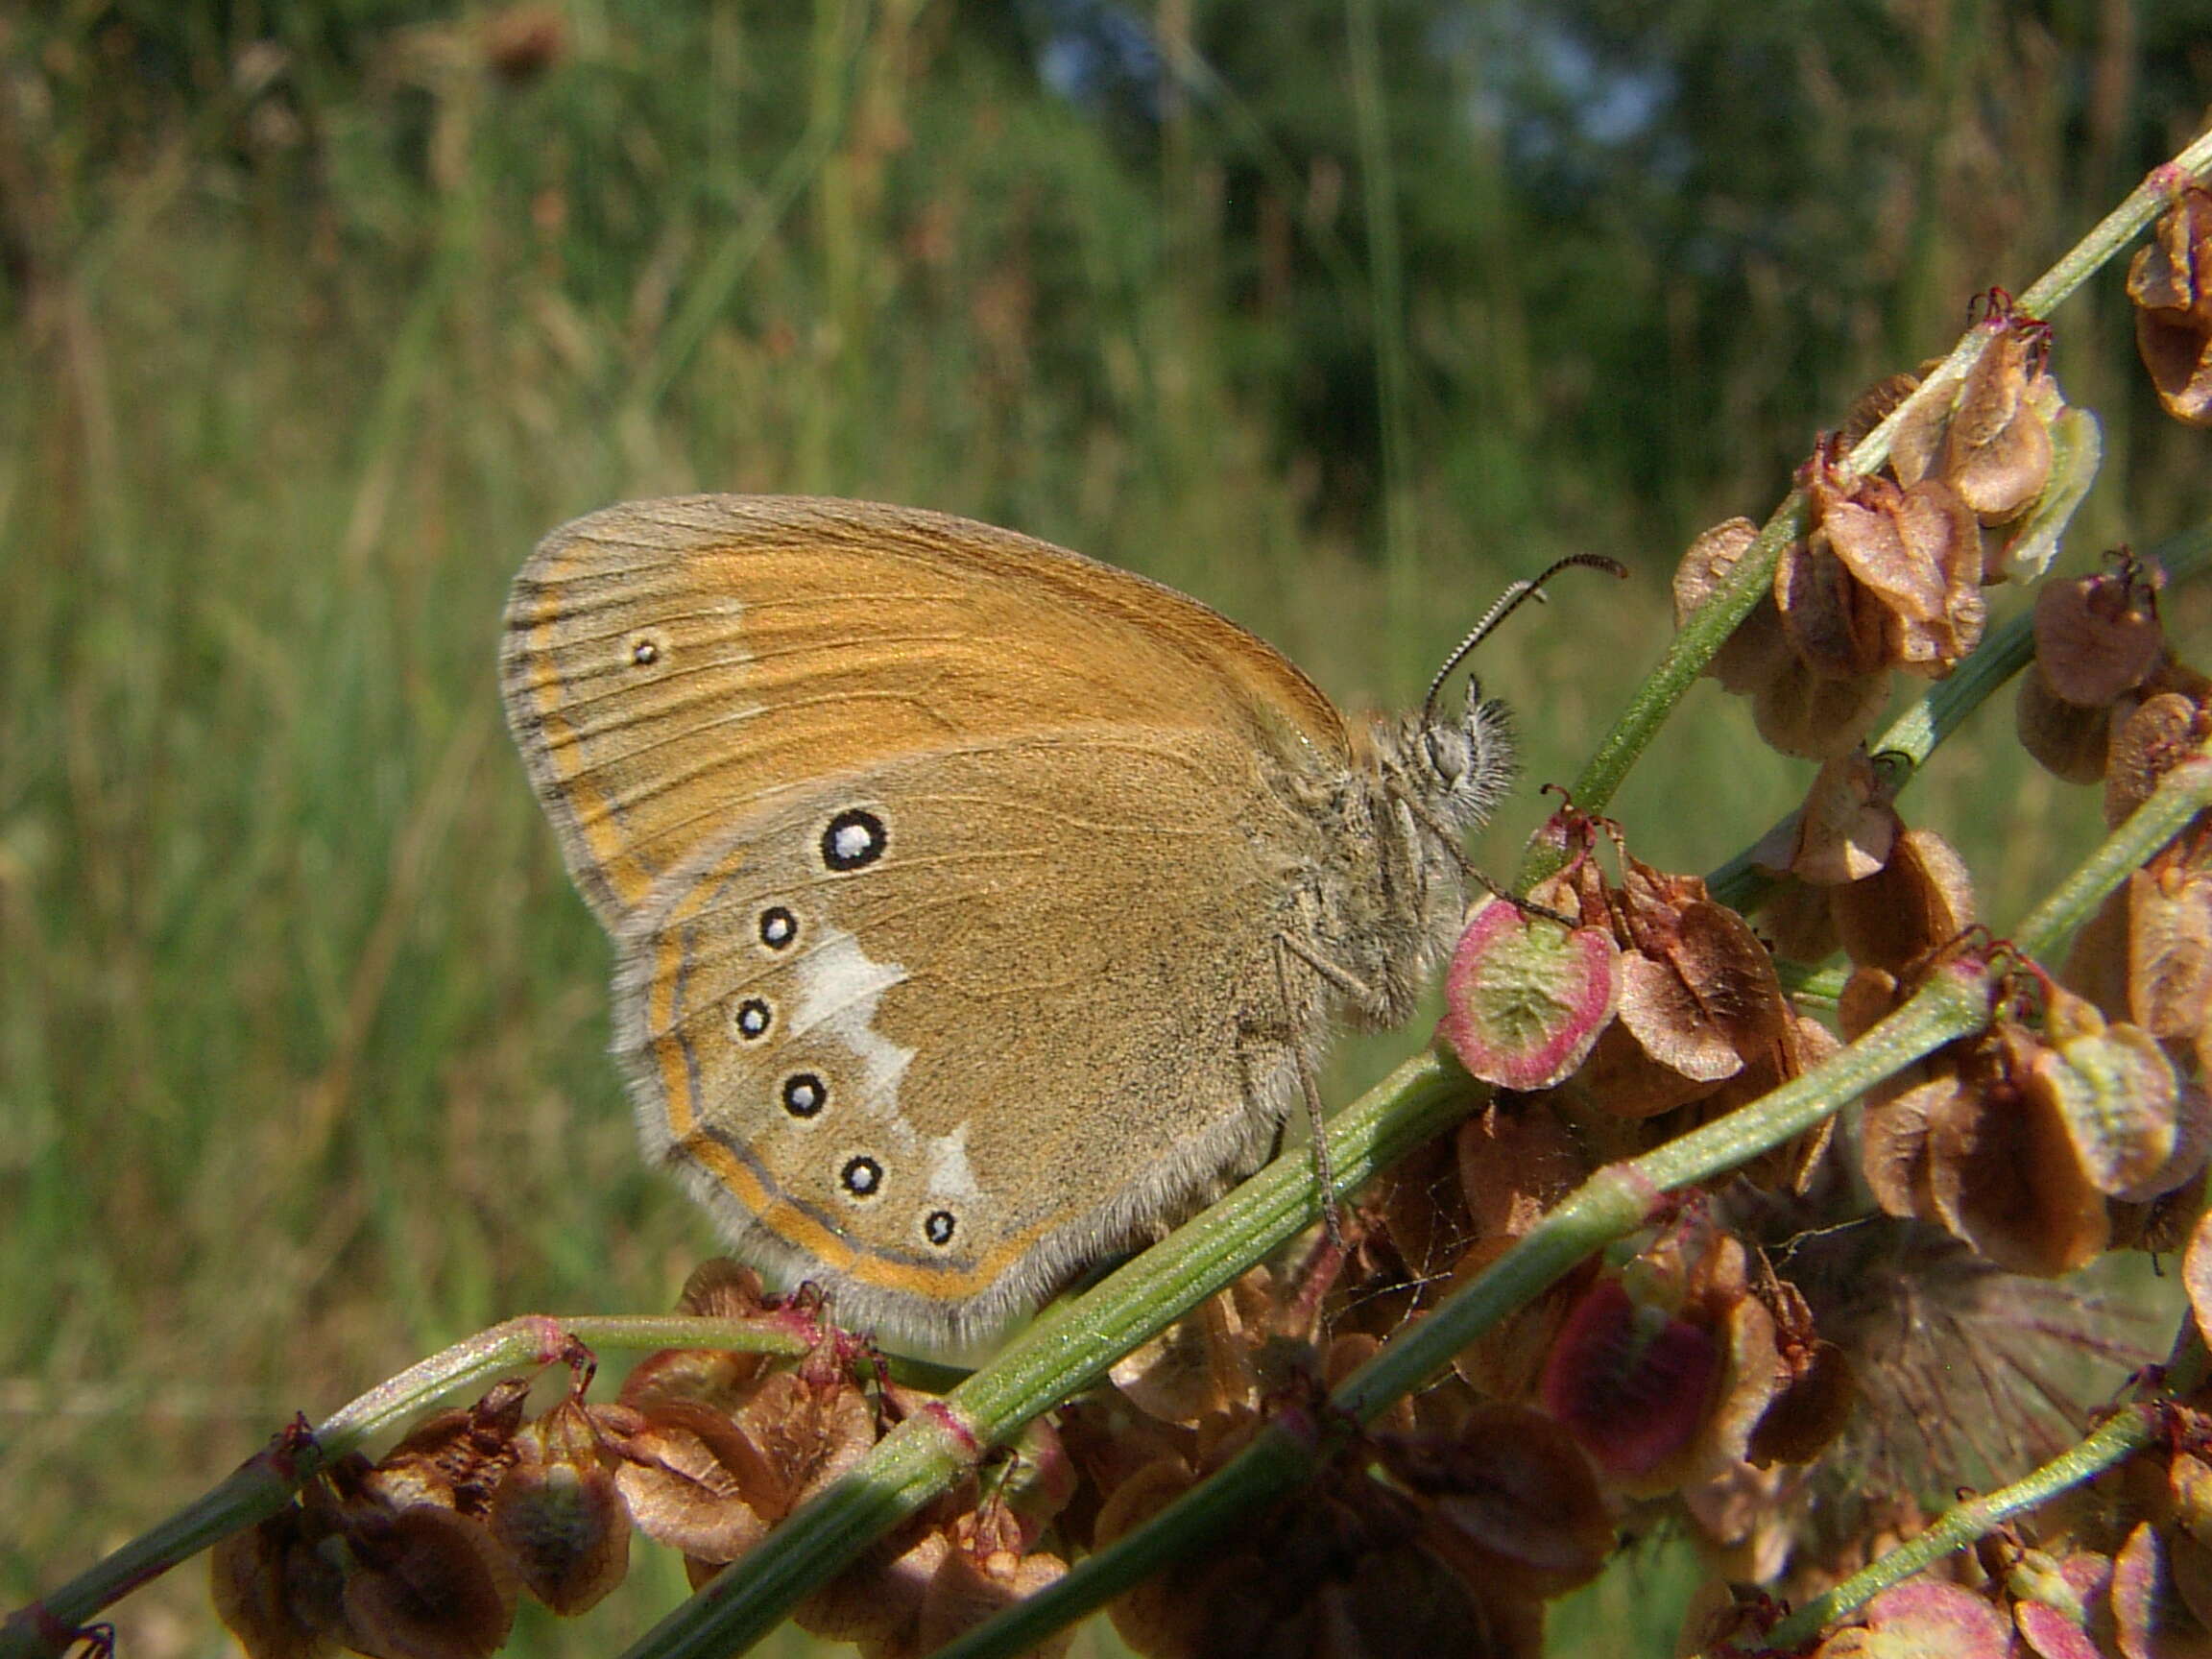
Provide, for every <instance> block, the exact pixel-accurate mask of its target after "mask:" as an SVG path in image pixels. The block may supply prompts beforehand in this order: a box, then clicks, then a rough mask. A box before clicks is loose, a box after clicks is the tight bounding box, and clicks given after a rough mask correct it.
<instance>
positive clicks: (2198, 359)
mask: <svg viewBox="0 0 2212 1659" xmlns="http://www.w3.org/2000/svg"><path fill="white" fill-rule="evenodd" d="M2152 237H2153V239H2152V243H2151V245H2150V246H2149V247H2146V248H2143V249H2141V250H2139V251H2138V252H2136V254H2135V257H2134V259H2133V260H2132V261H2130V262H2129V264H2128V299H2130V300H2132V301H2134V302H2135V347H2136V349H2137V350H2138V351H2139V352H2140V353H2141V354H2142V357H2143V367H2144V368H2145V369H2147V370H2149V371H2150V373H2151V382H2152V385H2153V386H2155V387H2156V388H2157V389H2158V400H2159V402H2161V403H2162V404H2164V405H2165V407H2166V412H2167V413H2168V414H2169V415H2171V416H2173V417H2174V418H2175V419H2176V421H2187V422H2188V423H2189V424H2191V425H2193V426H2203V425H2208V424H2212V192H2207V191H2206V190H2205V189H2204V187H2203V186H2202V185H2200V184H2192V185H2190V186H2189V187H2188V188H2187V189H2185V190H2183V191H2182V192H2181V195H2180V198H2179V199H2178V200H2177V201H2176V203H2175V204H2174V205H2173V207H2172V208H2171V209H2170V210H2169V211H2168V212H2167V213H2166V215H2165V216H2164V217H2163V218H2161V219H2160V220H2159V221H2158V225H2157V228H2156V229H2155V230H2154V231H2153V232H2152Z"/></svg>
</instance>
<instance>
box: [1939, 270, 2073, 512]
mask: <svg viewBox="0 0 2212 1659" xmlns="http://www.w3.org/2000/svg"><path fill="white" fill-rule="evenodd" d="M1984 327H1985V328H1987V329H1988V330H1989V332H1990V340H1989V344H1988V346H1987V347H1986V348H1985V349H1984V351H1983V353H1982V355H1981V356H1980V357H1978V358H1977V359H1975V362H1974V366H1973V367H1972V368H1971V369H1969V370H1967V372H1966V376H1965V378H1964V380H1963V381H1962V382H1961V383H1960V388H1959V396H1958V398H1957V400H1956V401H1955V402H1954V403H1953V405H1952V411H1951V422H1950V426H1949V428H1948V430H1947V431H1946V432H1945V433H1944V438H1943V454H1942V459H1941V461H1940V463H1939V473H1940V476H1941V477H1942V478H1943V479H1944V480H1945V481H1946V482H1947V483H1949V484H1950V485H1951V487H1952V488H1953V489H1955V490H1956V491H1957V492H1958V493H1959V496H1960V499H1961V500H1963V501H1964V502H1965V503H1966V505H1967V507H1968V508H1969V510H1971V511H1972V512H1973V514H1974V515H1975V517H1978V518H1979V519H1980V520H1981V521H1982V522H1983V523H1984V524H2003V523H2005V522H2007V521H2008V520H2009V519H2012V518H2015V517H2018V516H2019V515H2020V514H2021V513H2022V512H2024V511H2025V510H2026V509H2027V508H2028V507H2029V506H2030V505H2031V504H2032V502H2033V501H2034V499H2035V497H2036V496H2038V495H2040V494H2041V493H2043V487H2044V485H2045V484H2046V483H2047V482H2049V480H2050V477H2051V426H2050V421H2051V419H2052V417H2053V416H2055V415H2056V413H2057V411H2058V406H2059V403H2060V401H2061V399H2060V398H2059V397H2058V395H2057V387H2056V384H2055V383H2054V382H2053V381H2052V379H2051V376H2050V375H2049V374H2048V373H2045V372H2044V367H2043V366H2044V363H2045V361H2046V360H2047V359H2048V357H2049V355H2050V344H2051V327H2050V325H2049V324H2047V323H2042V322H2039V321H2037V320H2036V319H2034V318H2032V317H2028V316H2025V315H2024V314H2022V313H2020V312H2018V311H2014V310H2012V309H2011V308H2010V307H2009V306H2005V307H1999V306H1997V305H1992V306H1991V307H1990V310H1989V316H1988V318H1987V320H1986V321H1985V323H1984Z"/></svg>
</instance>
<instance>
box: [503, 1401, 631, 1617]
mask: <svg viewBox="0 0 2212 1659" xmlns="http://www.w3.org/2000/svg"><path fill="white" fill-rule="evenodd" d="M516 1450H517V1460H516V1462H515V1464H514V1466H513V1467H512V1468H510V1469H509V1470H508V1471H507V1473H506V1474H505V1475H504V1476H503V1477H501V1479H500V1481H499V1484H498V1485H497V1486H496V1487H494V1488H493V1492H492V1503H491V1516H490V1525H491V1528H492V1536H493V1538H495V1539H496V1540H498V1542H499V1544H500V1546H501V1548H503V1549H504V1550H505V1551H507V1554H508V1557H509V1559H510V1560H512V1561H513V1562H514V1563H515V1567H516V1570H517V1572H518V1573H519V1574H520V1575H521V1579H522V1587H523V1588H524V1589H525V1590H527V1591H529V1592H530V1594H531V1595H533V1596H535V1597H536V1598H537V1599H539V1600H540V1601H541V1602H543V1603H544V1604H545V1605H546V1606H547V1607H549V1608H551V1609H552V1610H553V1611H554V1612H555V1613H558V1614H561V1615H562V1616H563V1617H564V1618H571V1617H573V1616H575V1615H576V1614H578V1613H582V1612H584V1611H585V1610H586V1609H587V1608H589V1607H591V1606H592V1605H594V1604H595V1603H597V1602H598V1601H599V1600H600V1599H602V1598H604V1597H605V1596H606V1595H607V1594H608V1592H610V1591H612V1590H613V1588H614V1587H615V1586H616V1585H617V1584H619V1583H621V1582H622V1579H623V1577H624V1575H626V1574H627V1573H628V1572H629V1569H630V1510H629V1507H628V1505H626V1504H625V1503H623V1502H622V1494H621V1492H620V1490H619V1489H618V1488H617V1487H616V1486H615V1483H614V1470H613V1461H614V1459H613V1455H612V1454H611V1453H610V1452H608V1451H607V1449H606V1448H605V1447H604V1446H603V1445H602V1444H601V1441H600V1436H599V1430H598V1426H597V1425H596V1424H595V1423H594V1422H593V1421H592V1418H591V1415H590V1413H589V1411H587V1410H586V1409H585V1408H584V1407H583V1406H582V1404H581V1403H579V1402H577V1401H575V1400H572V1399H571V1400H564V1401H563V1402H561V1404H559V1405H558V1406H556V1407H553V1409H552V1410H550V1411H548V1412H546V1413H545V1415H544V1416H542V1417H541V1418H540V1419H539V1420H538V1421H537V1422H535V1423H533V1424H530V1425H528V1426H527V1427H526V1428H524V1429H523V1430H522V1431H521V1432H520V1433H519V1434H517V1436H516Z"/></svg>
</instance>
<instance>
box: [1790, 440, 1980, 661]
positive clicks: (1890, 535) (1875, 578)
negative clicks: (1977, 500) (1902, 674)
mask: <svg viewBox="0 0 2212 1659" xmlns="http://www.w3.org/2000/svg"><path fill="white" fill-rule="evenodd" d="M1815 499H1816V500H1818V501H1820V502H1821V518H1820V532H1816V533H1815V540H1817V539H1818V535H1819V534H1820V533H1821V532H1824V533H1825V534H1826V536H1827V539H1828V543H1829V545H1830V546H1831V547H1832V548H1833V549H1834V550H1835V553H1836V556H1837V558H1838V559H1839V560H1841V561H1842V563H1843V565H1844V566H1845V567H1846V568H1847V569H1848V570H1849V571H1850V573H1851V575H1852V578H1853V579H1854V580H1855V581H1856V582H1857V583H1858V584H1859V585H1860V587H1861V589H1863V591H1864V592H1865V594H1866V595H1868V596H1869V598H1870V600H1871V602H1872V604H1873V605H1874V606H1875V607H1877V608H1878V609H1879V612H1880V619H1881V629H1882V634H1881V637H1882V642H1883V650H1882V657H1883V661H1885V662H1887V663H1892V664H1895V665H1896V666H1899V667H1903V668H1906V669H1909V670H1911V672H1913V673H1915V674H1924V675H1931V676H1940V675H1944V674H1948V673H1949V672H1950V671H1951V670H1952V669H1953V668H1954V667H1956V666H1957V665H1958V663H1959V661H1960V659H1961V658H1963V657H1964V656H1965V655H1966V654H1967V653H1968V652H1970V651H1972V650H1973V649H1974V647H1975V645H1976V644H1978V643H1979V642H1980V641H1981V637H1982V630H1983V627H1984V624H1985V623H1986V621H1987V619H1988V609H1987V607H1986V606H1985V605H1984V602H1983V599H1982V591H1981V589H1982V539H1981V532H1980V529H1979V528H1978V527H1977V525H1976V524H1975V521H1974V516H1973V514H1972V512H1971V511H1970V510H1969V509H1968V507H1967V505H1966V503H1965V502H1964V500H1963V499H1961V498H1960V495H1959V494H1958V493H1956V492H1955V491H1953V490H1952V489H1951V488H1950V486H1949V485H1947V484H1945V483H1943V482H1942V481H1941V480H1939V479H1934V478H1928V479H1923V480H1921V482H1919V483H1918V484H1915V485H1912V486H1911V488H1910V489H1904V490H1900V489H1899V488H1898V487H1897V486H1896V485H1894V484H1892V483H1891V482H1890V481H1889V480H1888V479H1887V478H1879V477H1877V478H1862V479H1858V480H1856V481H1855V482H1853V483H1852V484H1851V485H1850V487H1849V489H1848V491H1847V492H1842V491H1838V490H1834V489H1819V490H1817V493H1816V494H1815Z"/></svg>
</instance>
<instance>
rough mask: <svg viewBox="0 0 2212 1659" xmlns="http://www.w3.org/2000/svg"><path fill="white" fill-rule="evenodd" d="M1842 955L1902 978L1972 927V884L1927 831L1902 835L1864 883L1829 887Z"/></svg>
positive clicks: (1955, 857)
mask: <svg viewBox="0 0 2212 1659" xmlns="http://www.w3.org/2000/svg"><path fill="white" fill-rule="evenodd" d="M1829 902H1830V904H1831V906H1832V908H1833V910H1834V913H1835V917H1836V931H1837V935H1838V937H1839V939H1840V940H1841V941H1842V945H1843V950H1844V952H1845V953H1846V954H1847V955H1848V956H1849V957H1850V958H1851V960H1852V961H1853V962H1854V963H1860V964H1870V965H1872V966H1874V967H1878V968H1887V969H1888V970H1890V971H1891V972H1892V973H1896V974H1903V973H1904V972H1905V971H1906V970H1907V969H1908V968H1910V967H1911V966H1912V965H1913V964H1915V963H1917V962H1919V961H1921V960H1923V959H1925V958H1926V957H1927V955H1928V953H1929V952H1930V951H1932V950H1936V949H1938V948H1939V947H1941V946H1943V945H1945V944H1947V943H1949V942H1950V941H1951V940H1953V939H1956V938H1958V937H1959V935H1960V933H1962V932H1964V931H1965V930H1966V929H1967V927H1969V926H1972V924H1973V921H1974V878H1973V874H1972V872H1970V871H1969V870H1968V869H1967V868H1966V861H1965V860H1964V859H1963V858H1961V857H1960V856H1959V854H1957V853H1956V852H1955V851H1954V850H1953V849H1952V846H1951V844H1950V843H1949V842H1948V841H1946V840H1944V839H1943V837H1942V836H1940V835H1938V834H1936V831H1935V830H1933V829H1908V830H1906V831H1904V832H1903V833H1902V834H1901V835H1899V836H1898V837H1897V839H1896V842H1895V844H1894V845H1893V846H1892V847H1891V848H1890V850H1889V858H1888V862H1887V863H1886V864H1884V865H1883V867H1882V868H1881V869H1880V870H1879V871H1877V872H1875V874H1873V875H1872V876H1869V877H1867V878H1864V879H1863V880H1860V881H1853V882H1851V883H1849V884H1848V885H1846V886H1842V887H1836V888H1832V889H1830V892H1829Z"/></svg>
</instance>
